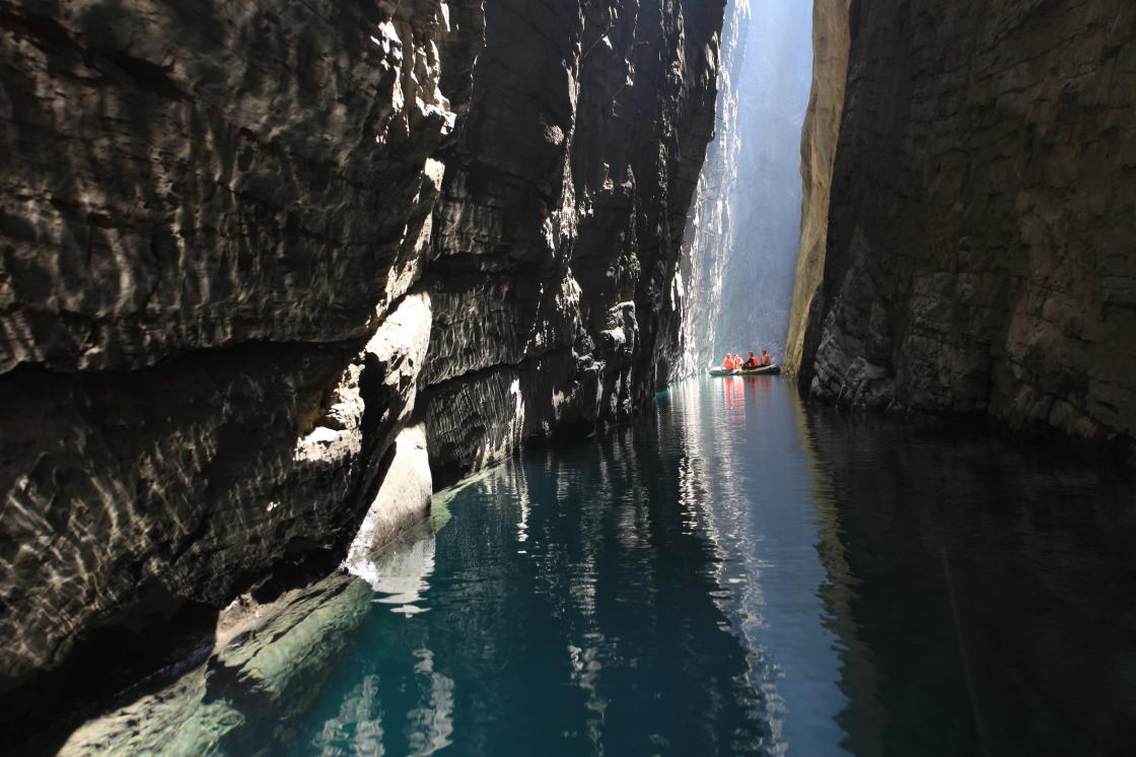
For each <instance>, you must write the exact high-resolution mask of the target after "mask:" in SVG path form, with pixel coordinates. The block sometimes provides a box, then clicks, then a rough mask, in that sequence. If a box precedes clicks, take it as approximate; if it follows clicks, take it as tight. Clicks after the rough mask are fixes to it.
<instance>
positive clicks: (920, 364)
mask: <svg viewBox="0 0 1136 757" xmlns="http://www.w3.org/2000/svg"><path fill="white" fill-rule="evenodd" d="M830 5H831V4H830ZM849 12H850V16H849V24H850V27H849V28H850V39H851V53H850V60H849V70H848V76H847V92H846V98H845V102H844V110H843V121H842V123H841V124H840V131H839V140H838V143H837V146H836V156H835V169H834V173H833V178H832V184H831V207H830V209H829V211H828V214H827V229H826V232H827V241H826V253H825V254H824V255H818V254H816V252H815V250H814V247H813V242H814V241H815V240H819V239H821V237H820V236H819V235H817V234H816V233H807V234H806V235H805V243H803V244H802V258H803V259H802V270H805V271H810V270H813V268H814V266H815V265H816V264H817V263H818V262H819V263H820V264H821V265H822V270H823V277H822V280H821V281H820V283H819V286H818V289H817V291H816V294H815V297H811V296H810V295H811V293H810V292H808V291H804V292H801V295H802V296H801V297H799V298H798V305H797V309H796V312H795V313H794V326H793V328H792V329H791V334H792V337H791V339H792V340H793V341H796V342H797V343H798V344H800V345H803V349H802V353H803V357H802V360H801V361H800V375H801V377H802V379H803V384H804V386H805V387H808V388H809V389H810V391H811V393H812V394H813V395H816V396H820V397H823V398H827V399H831V400H835V401H839V402H842V403H847V404H851V405H854V406H869V407H895V408H919V409H929V410H935V411H951V412H975V413H989V414H991V415H993V416H995V417H996V418H998V419H1001V420H1002V421H1005V422H1006V423H1008V424H1009V425H1010V426H1011V427H1015V428H1023V429H1050V428H1056V429H1060V430H1061V431H1064V432H1068V433H1070V434H1072V435H1075V436H1078V437H1087V438H1093V439H1100V438H1113V437H1118V436H1119V437H1129V438H1130V437H1131V436H1132V435H1133V434H1134V433H1136V370H1134V368H1136V118H1134V116H1136V5H1133V4H1132V3H1130V2H1127V0H1104V1H1102V2H1093V3H1056V2H1042V1H1040V0H997V1H996V2H987V1H986V0H983V1H982V2H978V1H977V0H975V1H973V2H951V3H945V2H939V1H937V0H913V1H909V0H902V1H901V0H859V2H853V3H851V5H850V10H849ZM817 81H818V85H819V86H820V87H821V88H822V89H823V88H826V87H829V88H833V89H832V91H830V92H829V93H828V94H829V95H830V96H831V95H834V94H835V88H837V87H838V86H839V85H840V82H839V80H833V81H827V80H825V79H823V78H818V80H817ZM821 95H822V96H823V95H824V92H823V91H822V92H821ZM833 99H835V97H833ZM810 118H811V119H813V122H814V123H816V122H817V120H818V118H819V116H810ZM826 120H827V121H828V122H831V118H827V119H826ZM822 157H823V156H822ZM821 162H823V161H821ZM821 174H822V172H816V171H813V173H812V174H811V175H810V174H809V173H806V177H805V178H806V197H808V196H810V194H814V193H813V191H812V190H813V189H815V187H810V186H809V181H810V178H811V179H812V182H813V183H814V184H816V183H819V182H821V181H822V180H823V176H822V175H821ZM818 176H819V177H820V178H818ZM822 189H823V188H822ZM822 194H825V193H824V192H822ZM808 216H809V210H808V208H806V218H808ZM805 258H807V259H805ZM809 278H810V280H809V281H807V282H800V281H799V282H798V284H799V288H800V285H802V284H804V285H806V286H805V288H806V289H809V288H810V287H809V286H808V285H810V284H811V283H812V279H813V277H812V274H809ZM793 349H794V345H793V344H792V343H791V344H790V352H792V350H793Z"/></svg>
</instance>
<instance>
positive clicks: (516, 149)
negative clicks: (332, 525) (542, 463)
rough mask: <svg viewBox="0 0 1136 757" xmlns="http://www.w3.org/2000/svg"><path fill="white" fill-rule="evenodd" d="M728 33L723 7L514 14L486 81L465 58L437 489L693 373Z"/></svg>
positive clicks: (499, 21)
mask: <svg viewBox="0 0 1136 757" xmlns="http://www.w3.org/2000/svg"><path fill="white" fill-rule="evenodd" d="M463 8H465V6H463ZM465 10H466V11H468V8H465ZM467 15H468V13H467ZM721 25H722V3H721V2H709V3H707V2H694V1H693V0H691V1H689V2H678V3H669V2H661V1H660V0H644V1H643V2H614V1H611V2H599V3H594V2H575V1H573V2H562V3H548V4H544V5H539V6H534V5H533V4H531V3H527V2H521V1H520V0H499V1H498V2H493V3H487V4H486V5H485V13H484V17H483V18H482V19H479V20H478V21H477V22H476V23H473V24H472V28H474V30H475V34H474V36H475V37H476V45H472V47H476V56H475V60H474V62H473V63H472V65H470V64H469V56H470V54H471V49H472V47H471V45H464V46H457V47H455V48H452V49H453V50H454V51H455V53H454V57H455V58H456V59H457V60H456V61H455V62H454V63H453V67H454V70H461V71H463V72H464V71H465V70H466V69H467V68H468V69H469V72H470V73H469V77H468V79H467V77H466V76H465V74H464V73H463V75H462V76H461V77H460V81H459V82H457V83H455V85H454V88H453V89H452V90H447V94H448V95H449V96H450V99H451V103H452V105H453V107H454V108H456V109H460V110H461V111H462V113H463V115H462V116H461V117H460V118H459V119H458V122H457V126H456V128H455V131H454V134H453V135H452V137H451V138H450V139H448V140H447V143H446V144H445V145H444V146H443V148H442V150H441V151H440V152H439V159H440V160H442V161H443V162H444V163H445V164H446V174H445V178H444V180H443V186H442V194H441V197H440V199H439V201H438V203H437V206H436V208H435V212H434V219H433V228H434V235H433V239H432V253H431V255H432V259H431V263H430V268H429V272H428V274H427V279H426V281H427V282H428V285H429V287H430V293H431V296H432V298H433V302H434V307H435V320H434V330H433V334H432V337H431V361H432V362H431V364H430V366H429V367H428V373H427V382H428V385H429V388H428V390H427V393H428V396H429V404H428V409H427V411H426V428H427V437H428V441H429V449H430V459H431V467H432V469H433V471H434V475H435V481H441V482H442V483H448V482H452V481H454V480H455V479H457V478H459V477H460V476H462V475H465V474H467V473H470V472H472V471H474V470H476V469H477V468H479V467H481V466H484V465H487V464H490V463H492V462H495V461H498V460H500V459H502V458H503V457H504V456H506V455H508V454H510V453H511V452H512V451H513V450H515V449H516V448H517V447H518V445H520V444H521V443H523V442H524V441H525V440H527V439H532V438H547V437H550V436H552V435H554V434H555V433H556V430H557V429H560V428H564V427H580V426H585V427H590V426H594V425H595V424H596V423H597V422H598V423H605V422H609V421H617V420H620V419H622V418H625V417H626V416H627V415H628V414H629V413H630V412H632V411H633V409H634V408H635V407H636V406H638V405H639V404H641V403H642V402H643V401H644V400H645V399H646V398H647V397H648V396H650V394H651V393H652V392H654V391H655V390H656V389H657V388H659V387H660V386H661V385H662V384H663V383H664V382H665V381H666V379H667V378H668V377H669V373H670V372H671V370H672V366H675V365H677V364H678V362H679V354H680V352H679V346H678V342H679V340H678V329H679V323H680V315H681V278H680V276H679V271H678V264H679V259H680V242H681V239H682V235H683V229H684V224H685V214H686V210H687V208H688V206H689V205H690V202H691V197H692V195H693V191H694V186H695V183H696V181H697V177H698V171H699V169H700V167H701V165H702V159H703V155H704V152H705V148H706V144H707V142H708V141H709V139H710V136H711V134H712V130H713V114H714V93H715V80H716V76H717V68H718V34H719V31H720V29H721ZM445 64H446V66H445V68H446V70H450V61H449V59H448V58H446V59H445Z"/></svg>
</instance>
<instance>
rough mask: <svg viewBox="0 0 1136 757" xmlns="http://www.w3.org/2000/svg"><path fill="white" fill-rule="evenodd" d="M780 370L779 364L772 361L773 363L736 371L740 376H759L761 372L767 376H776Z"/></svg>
mask: <svg viewBox="0 0 1136 757" xmlns="http://www.w3.org/2000/svg"><path fill="white" fill-rule="evenodd" d="M780 372H781V366H779V365H777V363H774V364H773V365H763V366H761V367H760V368H752V369H750V370H748V371H747V370H745V369H744V368H743V369H742V370H740V371H738V373H739V374H740V375H742V376H761V375H763V374H764V375H767V376H776V375H777V374H778V373H780Z"/></svg>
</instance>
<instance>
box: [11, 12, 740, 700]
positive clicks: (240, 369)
mask: <svg viewBox="0 0 1136 757" xmlns="http://www.w3.org/2000/svg"><path fill="white" fill-rule="evenodd" d="M483 5H484V7H483ZM721 21H722V3H721V2H719V1H718V0H713V1H711V2H704V1H703V0H698V1H697V2H696V1H694V0H690V1H689V2H672V1H669V0H668V1H667V2H664V1H663V0H642V2H632V1H630V0H629V1H628V2H616V1H614V0H613V1H612V2H606V3H604V2H601V3H595V2H587V3H583V2H567V3H550V4H546V5H533V4H529V3H522V2H518V1H515V0H496V1H495V2H491V3H485V4H482V3H480V2H473V1H472V0H454V1H453V2H450V3H448V4H447V3H443V2H441V0H414V1H413V2H402V3H393V2H388V1H387V0H378V1H377V2H361V3H339V2H332V0H315V1H314V2H307V3H285V2H276V1H275V0H270V1H268V2H261V3H201V4H195V5H193V7H192V8H191V7H190V5H188V4H180V3H177V4H171V3H165V2H158V0H128V1H125V2H110V1H109V0H76V1H75V2H70V3H54V2H47V1H46V0H44V1H42V2H41V1H40V0H15V1H14V2H9V3H6V4H4V6H3V7H2V8H0V29H2V32H3V33H2V35H0V66H2V67H3V68H2V70H3V78H2V80H0V81H2V88H0V117H2V120H3V126H2V132H0V186H2V187H3V191H2V192H0V492H2V494H3V497H4V508H3V515H2V517H0V634H2V637H3V639H4V641H5V643H4V645H3V648H2V649H0V671H2V675H0V691H5V690H10V689H12V687H14V686H17V685H19V684H20V683H22V682H25V681H27V679H28V677H29V676H30V675H32V674H34V673H36V672H37V671H42V670H45V669H49V668H52V667H55V666H57V665H59V664H60V663H61V662H62V661H64V660H65V659H67V657H68V655H69V654H70V653H71V650H72V649H73V648H74V646H75V643H76V642H77V641H79V640H82V639H83V638H85V637H87V636H88V635H89V634H90V632H92V631H94V630H97V629H100V628H124V627H126V626H130V627H132V628H136V629H137V628H143V629H144V628H145V627H146V625H147V624H148V623H150V622H151V621H152V620H153V619H155V618H158V617H161V616H165V615H168V614H169V613H172V612H174V611H175V610H177V609H178V608H181V607H183V606H185V605H186V604H187V603H191V602H192V603H196V604H198V605H200V606H205V607H212V608H218V607H220V606H222V605H224V604H225V603H227V602H228V601H229V600H230V599H232V598H233V596H234V595H235V594H237V593H238V592H240V591H243V590H245V589H248V588H250V587H255V586H256V585H257V584H258V582H260V581H261V580H262V578H263V577H264V576H265V575H266V574H267V573H268V572H269V571H271V570H272V569H274V568H277V567H279V566H281V565H288V564H293V563H300V562H303V561H305V560H307V559H309V558H311V557H313V556H319V555H325V556H330V557H333V558H334V556H335V555H339V554H341V553H342V551H343V550H345V549H346V546H347V544H348V543H349V542H350V540H351V538H352V536H353V535H354V534H355V531H356V529H357V527H358V526H359V523H360V522H361V521H362V520H363V518H364V515H365V514H366V513H367V512H368V510H369V508H371V506H372V504H375V505H376V507H379V508H380V509H381V508H382V503H383V502H386V501H387V500H390V499H391V497H389V496H386V495H384V494H383V492H384V491H391V490H399V489H402V488H407V487H409V488H410V489H414V490H415V491H418V489H420V488H421V486H422V484H421V482H422V481H427V482H428V481H429V479H427V478H425V477H424V475H423V473H422V471H421V465H420V461H421V458H422V456H423V455H425V456H426V457H427V458H428V459H429V462H430V467H431V472H432V474H433V475H432V478H433V483H434V484H435V485H438V484H444V483H447V482H449V481H452V480H454V479H455V478H457V477H459V476H461V475H464V474H466V473H469V472H471V471H473V470H475V469H476V468H478V467H479V466H481V465H484V464H487V463H490V462H493V461H496V460H498V459H500V458H501V457H502V456H504V455H506V454H509V453H510V452H511V451H513V450H514V449H515V448H516V447H517V446H518V445H520V444H522V443H524V442H526V441H529V440H531V439H533V438H545V437H549V436H552V435H554V434H555V433H556V431H557V429H558V428H565V427H568V426H571V427H578V428H587V429H591V428H594V427H595V426H596V425H597V424H601V423H603V422H606V421H609V420H618V419H620V418H622V417H625V416H626V415H627V414H628V413H630V412H632V411H633V410H634V408H635V407H636V406H637V405H638V404H639V403H641V402H642V401H643V400H644V399H645V398H646V397H648V396H650V393H651V392H652V391H654V389H655V388H656V387H657V386H658V385H659V384H660V383H661V382H662V381H663V380H664V379H665V377H666V376H667V375H668V373H669V372H670V370H671V366H672V365H673V364H674V363H675V362H676V361H677V360H678V357H677V356H678V349H679V347H678V344H679V340H678V316H677V313H678V312H679V308H680V297H679V287H678V286H677V275H676V274H677V268H678V258H679V242H680V240H681V238H682V234H683V226H684V221H685V214H686V210H687V207H688V205H689V203H690V199H691V196H692V194H693V190H694V186H695V182H696V179H697V175H698V171H699V169H700V166H701V162H702V158H703V154H704V150H705V145H706V143H707V141H708V140H709V137H710V134H711V131H712V128H713V108H714V93H715V88H714V82H715V78H716V69H717V61H718V34H719V31H720V28H721ZM404 429H415V431H414V433H413V434H412V435H408V434H407V433H402V434H401V436H400V432H403V430H404ZM410 436H413V444H412V446H413V447H414V450H415V451H414V452H413V455H412V458H411V459H412V460H417V461H419V462H414V463H413V464H409V463H408V464H405V465H404V464H400V463H399V462H398V461H399V460H400V459H404V458H403V457H400V455H399V454H397V453H399V452H400V449H396V445H401V444H403V440H404V439H410ZM396 437H397V439H398V441H397V442H396V441H395V440H396ZM407 443H408V444H409V443H411V442H409V441H408V442H407ZM423 447H425V449H423ZM401 451H402V452H405V450H401ZM404 469H405V471H406V475H407V476H408V479H407V481H406V482H404V483H398V482H395V483H394V484H391V485H390V486H388V485H386V483H387V482H385V479H386V478H387V477H388V476H389V475H402V474H399V473H397V472H398V471H403V470H404ZM391 471H394V473H391ZM426 485H427V486H428V485H429V484H428V483H427V484H426ZM391 486H393V487H394V489H391ZM423 504H424V503H423ZM411 509H413V510H414V511H415V512H412V513H405V516H406V518H407V519H409V518H412V517H421V508H420V507H419V508H411ZM388 515H392V514H390V513H388ZM399 517H402V516H401V515H400V516H399ZM372 522H376V523H380V524H381V528H380V529H379V531H380V532H384V533H385V532H386V530H391V529H394V528H395V527H396V526H397V524H396V523H393V522H392V521H391V518H388V517H380V518H379V520H378V521H372ZM17 694H18V692H17ZM12 701H16V700H12ZM10 712H13V711H11V710H10Z"/></svg>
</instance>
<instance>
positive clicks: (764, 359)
mask: <svg viewBox="0 0 1136 757" xmlns="http://www.w3.org/2000/svg"><path fill="white" fill-rule="evenodd" d="M761 364H762V365H763V366H765V365H773V358H772V357H770V356H769V353H768V352H766V351H765V350H762V351H761Z"/></svg>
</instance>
